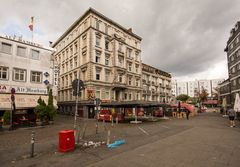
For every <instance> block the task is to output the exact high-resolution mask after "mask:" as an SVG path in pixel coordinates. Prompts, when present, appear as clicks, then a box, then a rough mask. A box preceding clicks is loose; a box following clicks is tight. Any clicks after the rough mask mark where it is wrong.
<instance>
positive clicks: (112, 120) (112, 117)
mask: <svg viewBox="0 0 240 167" xmlns="http://www.w3.org/2000/svg"><path fill="white" fill-rule="evenodd" d="M111 118H112V127H113V116H112V117H111Z"/></svg>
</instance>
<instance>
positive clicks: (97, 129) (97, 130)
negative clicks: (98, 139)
mask: <svg viewBox="0 0 240 167" xmlns="http://www.w3.org/2000/svg"><path fill="white" fill-rule="evenodd" d="M95 126H96V134H98V123H97V122H96V125H95Z"/></svg>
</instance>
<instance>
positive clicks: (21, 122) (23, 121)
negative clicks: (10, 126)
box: [19, 119, 28, 126]
mask: <svg viewBox="0 0 240 167" xmlns="http://www.w3.org/2000/svg"><path fill="white" fill-rule="evenodd" d="M19 121H20V125H21V126H24V125H28V119H19Z"/></svg>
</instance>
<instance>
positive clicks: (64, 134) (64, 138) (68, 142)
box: [58, 130, 74, 152]
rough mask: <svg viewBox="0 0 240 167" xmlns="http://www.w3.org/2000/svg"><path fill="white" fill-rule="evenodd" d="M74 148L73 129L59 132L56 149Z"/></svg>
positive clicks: (67, 149)
mask: <svg viewBox="0 0 240 167" xmlns="http://www.w3.org/2000/svg"><path fill="white" fill-rule="evenodd" d="M72 150H74V131H73V130H63V131H60V132H59V146H58V151H60V152H67V151H72Z"/></svg>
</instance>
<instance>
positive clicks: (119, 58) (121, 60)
mask: <svg viewBox="0 0 240 167" xmlns="http://www.w3.org/2000/svg"><path fill="white" fill-rule="evenodd" d="M123 60H124V58H123V57H122V56H118V66H120V67H123Z"/></svg>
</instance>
